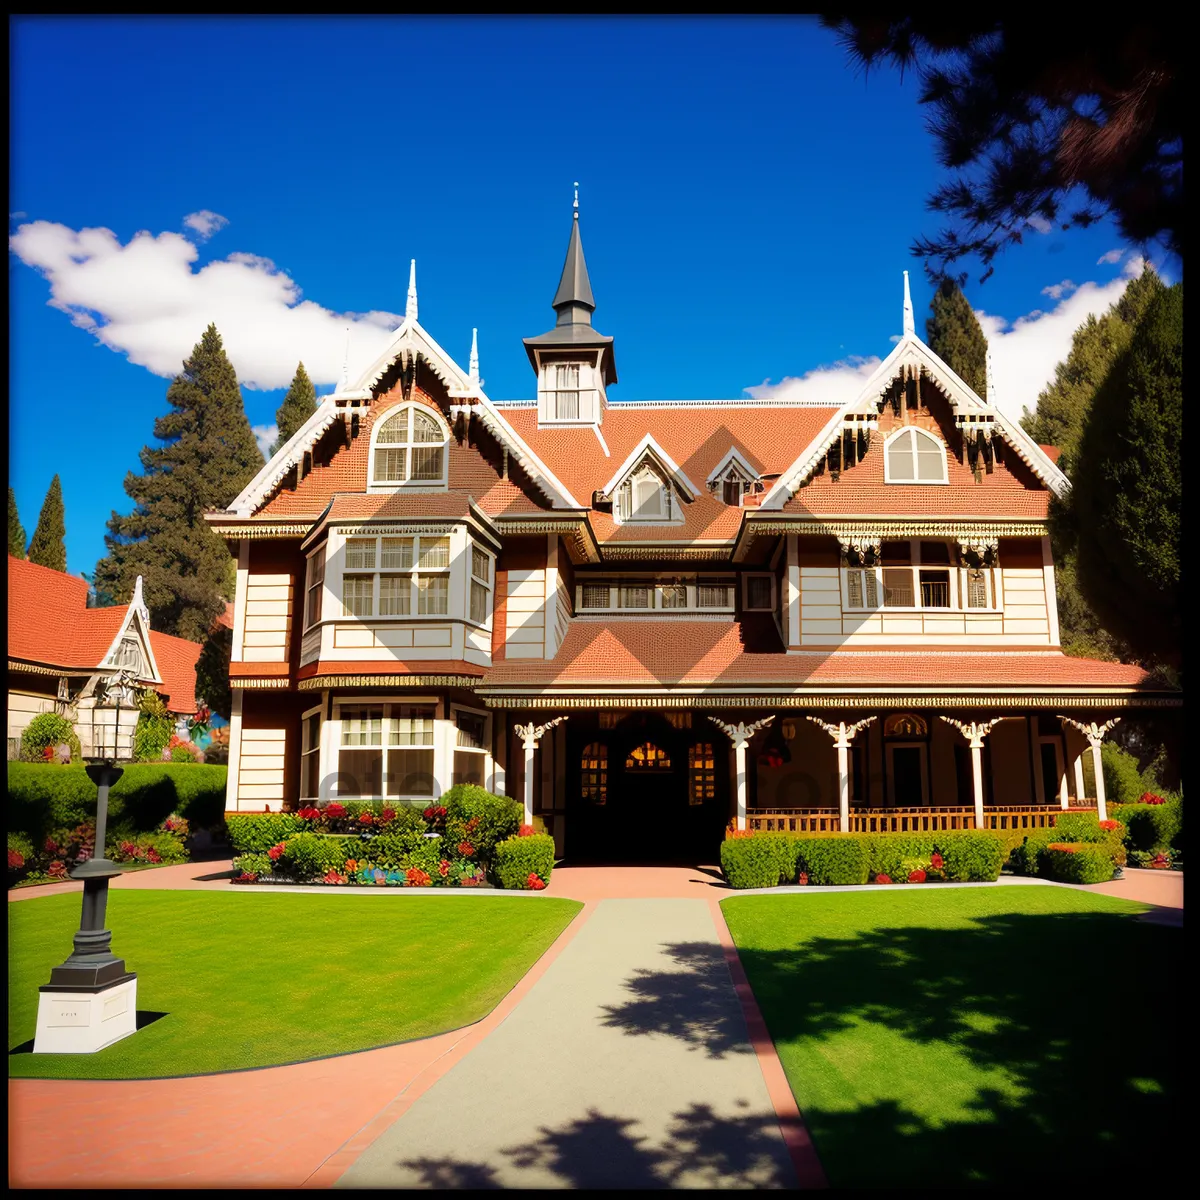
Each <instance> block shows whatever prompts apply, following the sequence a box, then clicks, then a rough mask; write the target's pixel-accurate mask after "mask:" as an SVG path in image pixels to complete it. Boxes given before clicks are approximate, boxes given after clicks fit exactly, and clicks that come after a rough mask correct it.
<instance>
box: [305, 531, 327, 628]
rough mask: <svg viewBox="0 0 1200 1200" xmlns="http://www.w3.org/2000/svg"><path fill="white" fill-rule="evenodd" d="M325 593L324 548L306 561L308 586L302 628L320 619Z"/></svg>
mask: <svg viewBox="0 0 1200 1200" xmlns="http://www.w3.org/2000/svg"><path fill="white" fill-rule="evenodd" d="M324 593H325V547H324V546H322V547H321V548H320V549H319V550H318V551H317V552H316V553H315V554H314V555H312V557H311V558H310V559H309V560H308V586H307V588H306V591H305V597H304V628H305V629H307V628H308V627H309V626H310V625H315V624H316V623H317V622H318V621H319V620H320V619H321V598H322V596H323V595H324Z"/></svg>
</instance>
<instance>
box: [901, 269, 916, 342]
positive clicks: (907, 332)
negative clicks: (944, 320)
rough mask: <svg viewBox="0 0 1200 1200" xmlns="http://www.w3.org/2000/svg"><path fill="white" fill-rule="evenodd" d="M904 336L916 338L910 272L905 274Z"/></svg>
mask: <svg viewBox="0 0 1200 1200" xmlns="http://www.w3.org/2000/svg"><path fill="white" fill-rule="evenodd" d="M904 336H905V337H916V336H917V325H916V322H915V321H914V320H913V307H912V296H911V295H910V294H909V291H908V272H907V271H905V272H904Z"/></svg>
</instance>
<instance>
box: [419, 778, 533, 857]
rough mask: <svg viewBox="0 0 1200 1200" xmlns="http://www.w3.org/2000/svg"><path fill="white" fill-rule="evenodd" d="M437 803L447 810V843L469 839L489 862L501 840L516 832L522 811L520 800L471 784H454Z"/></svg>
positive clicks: (477, 852) (478, 853) (480, 854)
mask: <svg viewBox="0 0 1200 1200" xmlns="http://www.w3.org/2000/svg"><path fill="white" fill-rule="evenodd" d="M438 805H439V806H440V807H444V808H445V810H446V837H447V839H448V840H449V841H450V843H451V844H452V845H457V843H459V842H461V841H466V842H468V843H469V844H470V845H471V846H472V847H474V849H475V852H476V854H477V855H478V857H479V859H480V860H481V861H482V862H485V863H488V862H491V860H492V857H493V854H494V851H495V847H496V846H497V845H498V844H499V843H500V842H502V841H504V840H505V839H506V838H511V837H512V836H513V835H514V834H515V833H516V832H517V830H518V829H519V828H520V827H521V820H522V818H523V816H524V813H525V810H524V808H523V807H522V805H521V803H520V802H519V801H517V800H513V799H512V798H511V797H509V796H494V795H492V793H491V792H489V791H488V790H487V789H486V788H481V787H479V786H478V785H477V784H473V783H459V784H455V786H454V787H452V788H451V789H450V790H449V791H448V792H444V793H443V794H442V798H441V800H439V801H438ZM543 836H545V835H543ZM552 840H553V839H552ZM551 861H553V855H551Z"/></svg>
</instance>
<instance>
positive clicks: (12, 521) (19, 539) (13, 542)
mask: <svg viewBox="0 0 1200 1200" xmlns="http://www.w3.org/2000/svg"><path fill="white" fill-rule="evenodd" d="M8 552H9V554H11V555H12V556H13V557H14V558H24V557H25V527H24V526H23V525H22V524H21V518H20V516H19V515H18V514H17V496H16V493H15V492H14V491H13V490H12V488H9V489H8Z"/></svg>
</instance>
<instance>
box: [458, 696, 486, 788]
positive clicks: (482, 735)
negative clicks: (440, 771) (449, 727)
mask: <svg viewBox="0 0 1200 1200" xmlns="http://www.w3.org/2000/svg"><path fill="white" fill-rule="evenodd" d="M454 730H455V734H454V772H453V778H452V780H451V782H452V783H474V784H478V785H479V786H480V787H483V786H484V774H485V772H486V759H487V717H485V716H483V715H482V714H480V713H472V712H463V711H461V710H458V711H456V712H455V714H454Z"/></svg>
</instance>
